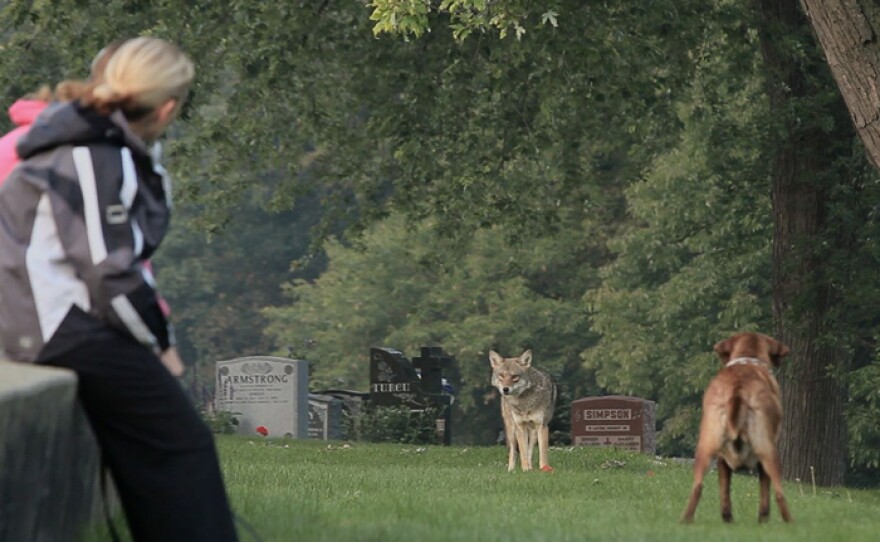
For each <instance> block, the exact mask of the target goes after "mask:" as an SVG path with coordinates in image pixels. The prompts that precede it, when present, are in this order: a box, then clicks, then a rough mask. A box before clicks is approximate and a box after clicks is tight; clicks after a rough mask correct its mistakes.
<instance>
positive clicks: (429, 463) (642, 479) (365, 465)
mask: <svg viewBox="0 0 880 542" xmlns="http://www.w3.org/2000/svg"><path fill="white" fill-rule="evenodd" d="M218 447H219V451H220V456H221V461H222V463H223V469H224V472H225V476H226V482H227V487H228V490H229V493H230V497H231V500H232V505H233V508H234V510H235V513H236V514H237V515H238V516H240V517H241V518H242V519H243V520H244V521H245V522H246V523H247V524H249V525H250V526H252V527H253V528H254V529H255V530H256V532H257V533H258V535H259V537H260V539H261V540H263V541H264V542H270V541H271V542H287V541H296V542H310V541H326V542H344V541H376V542H394V541H400V542H416V541H418V542H430V541H447V540H448V541H480V542H492V541H497V542H517V541H548V542H558V541H566V540H571V541H579V542H583V541H592V540H595V541H603V542H605V541H642V540H644V541H665V540H669V541H690V540H692V541H700V542H703V541H707V540H708V541H710V542H723V541H727V540H748V541H777V540H779V541H783V540H785V541H789V540H790V541H798V542H802V541H810V540H816V541H822V542H826V541H827V542H832V541H840V542H856V541H876V540H880V491H877V490H872V491H864V490H852V489H846V488H833V489H828V488H818V489H817V490H816V495H813V488H812V487H811V486H810V485H808V484H803V485H802V484H796V483H787V484H785V491H786V497H787V498H788V502H789V507H790V509H791V512H792V515H793V516H794V520H795V521H794V523H793V524H784V523H783V522H782V520H781V519H780V517H779V515H778V513H777V510H776V505H775V502H774V501H772V499H771V516H770V517H771V519H770V522H769V523H768V524H764V525H759V524H758V522H757V513H758V495H757V493H758V481H757V478H756V477H753V476H748V475H738V476H737V475H734V480H733V484H732V486H733V487H732V501H733V513H734V523H733V524H724V523H723V522H722V521H721V518H720V513H719V510H718V509H719V504H718V482H717V477H716V476H713V475H710V476H709V477H708V479H707V483H706V484H705V488H704V491H703V500H702V501H701V502H700V506H699V508H698V509H697V516H696V519H695V522H694V524H692V525H680V524H679V523H678V517H679V515H680V514H681V512H682V509H683V508H684V505H685V501H686V500H687V497H688V494H689V491H690V485H691V481H692V479H691V471H690V468H689V467H687V466H684V465H679V464H675V463H673V462H671V461H658V460H655V459H654V458H651V457H646V456H644V455H640V454H633V453H627V452H623V451H618V450H608V449H595V448H582V447H581V448H560V449H553V450H551V454H550V463H551V465H553V466H554V468H555V471H554V472H552V473H544V472H540V471H533V472H528V473H522V472H514V473H508V472H507V468H506V467H507V456H506V450H505V449H504V448H502V447H500V446H499V447H478V448H466V447H439V446H426V447H419V446H411V445H394V444H367V443H360V442H355V443H351V444H350V445H346V444H344V443H340V442H332V443H328V442H322V441H294V440H271V439H256V438H243V437H229V436H223V437H219V438H218ZM239 531H240V536H241V539H242V542H248V541H250V540H256V539H255V538H252V537H251V535H250V534H249V533H248V531H247V529H246V528H243V527H240V528H239Z"/></svg>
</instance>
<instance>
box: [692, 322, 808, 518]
mask: <svg viewBox="0 0 880 542" xmlns="http://www.w3.org/2000/svg"><path fill="white" fill-rule="evenodd" d="M715 351H716V352H717V353H718V356H719V357H720V358H721V362H722V363H723V364H724V367H723V368H722V369H721V371H720V372H719V373H718V375H717V376H715V378H714V379H713V380H712V382H711V383H709V387H708V389H706V393H705V395H703V418H702V420H701V421H700V439H699V441H698V442H697V453H696V456H695V458H694V485H693V489H692V490H691V498H690V500H689V501H688V504H687V508H685V511H684V514H683V515H682V516H681V520H682V521H683V522H685V523H690V522H691V521H693V519H694V512H695V511H696V509H697V503H698V502H699V501H700V494H701V493H702V491H703V476H705V474H706V470H708V468H709V465H710V463H711V462H712V459H713V458H716V459H717V463H718V480H719V486H720V490H721V517H722V518H723V519H724V521H730V520H732V519H733V515H732V513H731V511H730V474H731V472H733V471H735V470H738V469H740V468H748V469H750V470H751V469H755V468H757V470H758V474H759V476H760V480H761V502H760V505H759V508H758V521H762V522H763V521H767V518H768V517H769V516H770V484H771V483H772V484H773V491H774V492H775V493H776V504H777V505H778V506H779V513H780V514H782V519H783V520H785V521H787V522H788V521H791V514H789V512H788V504H786V502H785V496H784V495H783V494H782V468H781V466H780V464H779V456H778V455H777V453H776V440H777V438H778V436H779V426H780V425H781V424H782V404H781V402H780V397H779V384H777V382H776V378H774V377H773V373H771V371H770V370H771V365H772V366H773V367H778V366H779V361H780V359H781V358H783V357H784V356H786V355H788V352H789V350H788V347H787V346H785V345H784V344H782V343H781V342H779V341H777V340H776V339H773V338H771V337H768V336H766V335H761V334H760V333H741V334H739V335H734V336H733V337H731V338H729V339H727V340H726V341H721V342H720V343H718V344H716V345H715Z"/></svg>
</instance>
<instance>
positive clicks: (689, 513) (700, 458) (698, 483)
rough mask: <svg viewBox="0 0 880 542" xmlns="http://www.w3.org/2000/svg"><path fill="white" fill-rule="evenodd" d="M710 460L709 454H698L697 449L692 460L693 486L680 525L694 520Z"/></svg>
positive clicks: (698, 450)
mask: <svg viewBox="0 0 880 542" xmlns="http://www.w3.org/2000/svg"><path fill="white" fill-rule="evenodd" d="M711 459H712V458H711V455H710V454H707V453H700V449H699V448H697V455H696V457H695V458H694V485H693V487H692V488H691V497H690V499H689V500H688V504H687V508H685V509H684V513H683V514H682V515H681V522H682V523H690V522H692V521H693V520H694V513H695V512H696V511H697V504H698V503H699V502H700V495H702V493H703V477H704V476H705V475H706V471H707V470H709V463H710V461H711Z"/></svg>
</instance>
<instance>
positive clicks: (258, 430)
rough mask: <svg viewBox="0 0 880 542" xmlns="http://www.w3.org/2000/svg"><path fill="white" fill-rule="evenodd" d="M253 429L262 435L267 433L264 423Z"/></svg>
mask: <svg viewBox="0 0 880 542" xmlns="http://www.w3.org/2000/svg"><path fill="white" fill-rule="evenodd" d="M255 431H256V432H257V433H259V434H260V435H262V436H264V437H265V436H268V435H269V430H268V429H266V426H265V425H258V426H257V428H256V429H255Z"/></svg>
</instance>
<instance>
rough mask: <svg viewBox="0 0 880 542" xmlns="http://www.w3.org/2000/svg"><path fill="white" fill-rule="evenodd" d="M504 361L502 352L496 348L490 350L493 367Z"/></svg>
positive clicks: (490, 360) (490, 361)
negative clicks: (495, 349)
mask: <svg viewBox="0 0 880 542" xmlns="http://www.w3.org/2000/svg"><path fill="white" fill-rule="evenodd" d="M503 362H504V358H502V357H501V354H499V353H498V352H496V351H494V350H489V363H491V364H492V367H498V366H499V365H501V363H503Z"/></svg>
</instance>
